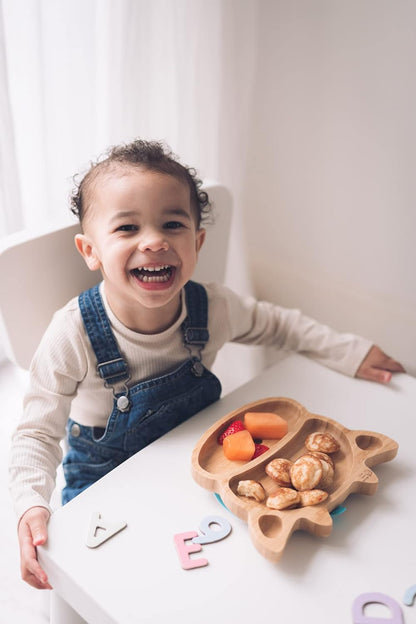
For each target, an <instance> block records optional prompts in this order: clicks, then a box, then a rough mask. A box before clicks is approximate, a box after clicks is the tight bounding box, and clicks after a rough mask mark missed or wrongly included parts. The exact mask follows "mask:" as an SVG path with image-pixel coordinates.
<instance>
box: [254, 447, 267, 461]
mask: <svg viewBox="0 0 416 624" xmlns="http://www.w3.org/2000/svg"><path fill="white" fill-rule="evenodd" d="M268 450H269V447H268V446H266V444H256V445H255V448H254V454H253V457H252V458H251V459H256V457H259V456H260V455H263V453H265V452H266V451H268Z"/></svg>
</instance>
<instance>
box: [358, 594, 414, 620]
mask: <svg viewBox="0 0 416 624" xmlns="http://www.w3.org/2000/svg"><path fill="white" fill-rule="evenodd" d="M373 603H377V604H382V605H385V606H386V607H388V608H389V609H390V611H391V613H392V616H393V617H392V618H390V619H387V618H385V617H380V618H378V617H370V616H367V615H364V612H363V609H364V607H365V606H366V605H368V604H373ZM352 616H353V622H354V624H404V620H403V613H402V610H401V608H400V606H399V605H398V604H397V602H396V601H395V600H393V598H390V596H386V594H379V593H377V592H371V593H368V594H361V595H360V596H358V597H357V598H356V599H355V600H354V603H353V606H352Z"/></svg>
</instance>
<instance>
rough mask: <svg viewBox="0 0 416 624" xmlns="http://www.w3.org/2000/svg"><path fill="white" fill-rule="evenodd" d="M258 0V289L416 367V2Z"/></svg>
mask: <svg viewBox="0 0 416 624" xmlns="http://www.w3.org/2000/svg"><path fill="white" fill-rule="evenodd" d="M258 8H259V14H258V58H257V65H256V72H255V76H256V82H255V96H254V98H253V105H252V111H251V122H252V123H251V124H250V125H249V126H248V133H249V138H248V147H249V157H248V165H247V171H246V176H245V188H244V194H243V195H244V200H243V208H244V230H245V237H246V246H247V250H248V254H247V255H248V258H249V264H250V271H251V274H252V277H253V281H254V285H255V290H256V294H257V295H258V296H259V297H263V298H268V299H272V300H273V301H276V302H277V303H280V304H282V305H286V306H291V307H292V306H293V307H300V308H301V309H302V310H303V311H304V312H305V313H306V314H309V315H310V316H313V317H315V318H318V319H319V320H321V321H322V322H325V323H328V324H330V325H332V326H333V327H336V328H337V329H340V330H343V331H344V330H348V331H349V330H351V331H354V332H355V333H360V334H362V335H365V336H367V337H369V338H371V339H373V340H374V341H375V342H377V343H378V344H379V345H380V346H382V348H384V349H385V350H386V351H387V352H389V353H390V354H391V355H393V356H395V357H397V358H399V359H400V360H401V361H402V362H403V363H404V364H405V366H406V367H407V369H408V371H409V372H411V373H412V374H416V315H415V310H416V279H415V275H414V272H415V268H416V245H415V237H416V210H415V205H414V203H415V197H416V193H415V190H416V189H415V186H416V175H415V156H416V136H415V135H416V131H415V130H416V124H415V117H416V79H415V76H416V74H415V70H416V67H415V59H416V36H415V29H414V25H415V23H416V3H415V2H413V1H411V0H409V1H406V0H348V1H347V0H296V1H294V2H289V1H285V0H281V1H279V0H270V1H268V0H260V2H259V3H258Z"/></svg>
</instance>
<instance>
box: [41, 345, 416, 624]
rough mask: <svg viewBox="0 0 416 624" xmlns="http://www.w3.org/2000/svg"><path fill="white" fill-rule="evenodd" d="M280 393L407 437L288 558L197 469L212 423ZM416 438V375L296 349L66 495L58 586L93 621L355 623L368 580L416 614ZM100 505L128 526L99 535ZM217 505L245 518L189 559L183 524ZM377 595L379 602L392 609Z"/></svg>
mask: <svg viewBox="0 0 416 624" xmlns="http://www.w3.org/2000/svg"><path fill="white" fill-rule="evenodd" d="M271 396H275V397H279V396H282V397H291V398H293V399H296V400H297V401H298V402H300V403H302V404H303V405H304V406H305V407H306V408H307V409H308V410H309V411H311V412H313V413H316V414H321V415H324V416H328V417H330V418H333V419H335V420H337V421H338V422H341V423H342V424H343V425H344V426H345V427H347V428H348V429H365V430H369V431H376V432H380V433H383V434H385V435H387V436H389V437H391V438H393V439H395V440H396V441H397V442H398V443H399V452H398V455H397V457H396V458H395V459H394V460H393V461H391V462H387V463H383V464H379V465H377V466H375V467H374V472H375V473H376V474H377V476H378V477H379V481H380V484H379V488H378V491H377V492H376V494H375V495H373V496H364V495H359V494H355V495H352V496H350V497H349V498H348V499H347V501H346V503H345V506H346V508H347V511H346V512H345V513H344V514H342V515H341V516H339V517H338V518H336V519H335V520H334V526H333V530H332V533H331V535H330V536H329V537H326V538H321V537H316V536H312V535H310V534H308V533H304V532H296V533H294V534H293V535H292V536H291V538H290V540H289V542H288V544H287V546H286V549H285V551H284V553H283V557H282V558H281V559H280V561H279V562H278V563H272V562H270V561H268V560H266V559H265V558H263V557H262V556H261V555H260V554H259V553H258V552H257V550H256V549H255V548H254V546H253V545H252V543H251V540H250V537H249V534H248V529H247V525H246V524H245V522H244V521H242V520H240V519H239V518H237V517H236V516H234V515H233V514H231V513H230V512H229V511H228V510H226V509H225V508H224V507H222V506H221V505H220V504H219V503H218V501H217V499H216V498H215V496H214V494H213V493H211V492H208V491H207V490H205V489H203V488H201V487H200V486H199V485H197V484H196V483H195V482H194V481H193V479H192V477H191V470H190V460H191V453H192V450H193V448H194V446H195V444H196V443H197V441H198V440H199V438H200V436H201V435H202V434H203V433H204V431H205V430H206V429H207V428H208V427H209V426H210V425H211V424H213V423H214V422H215V421H216V420H218V419H219V418H221V417H222V416H224V415H225V414H226V413H228V412H230V411H231V410H233V409H236V408H238V407H240V406H242V405H244V404H245V403H248V402H251V401H254V400H257V399H262V398H266V397H271ZM415 449H416V379H414V378H413V377H410V376H408V375H404V374H400V375H396V376H394V378H393V380H392V382H391V383H390V384H389V385H388V386H381V385H378V384H375V383H372V382H365V381H361V380H357V379H350V378H348V377H345V376H343V375H340V374H337V373H335V372H333V371H331V370H328V369H326V368H324V367H322V366H320V365H318V364H316V363H314V362H312V361H310V360H308V359H306V358H304V357H302V356H299V355H290V356H288V357H287V358H286V359H284V360H282V361H280V362H279V363H278V364H276V365H275V366H273V367H271V368H269V369H268V370H267V371H265V372H263V373H262V374H261V375H260V376H258V377H257V378H255V379H253V380H252V381H250V382H249V383H248V384H246V385H244V386H242V387H241V388H239V389H237V390H236V391H234V392H233V393H231V394H229V395H228V396H226V397H225V398H223V399H221V400H220V401H219V402H217V403H216V404H214V405H212V406H211V407H209V408H207V409H206V410H204V411H203V412H201V413H200V414H199V415H198V416H196V417H194V418H192V419H191V420H190V421H188V422H187V423H184V424H183V425H181V426H180V427H178V428H177V429H175V430H173V431H171V432H170V433H169V434H167V435H166V436H165V437H163V438H162V439H160V440H158V441H157V442H155V443H154V444H152V445H151V446H149V447H147V448H146V449H144V450H143V451H141V452H140V453H138V454H137V455H136V456H134V457H132V458H131V459H130V460H128V461H127V462H125V463H124V464H122V465H121V466H120V467H118V468H117V469H116V470H114V471H113V472H112V473H111V474H109V475H107V476H106V477H105V478H104V479H102V480H101V481H100V482H98V483H96V484H95V485H93V486H92V487H91V488H89V489H88V490H86V491H85V492H84V493H83V494H81V495H80V496H78V497H77V498H76V499H74V500H73V501H72V502H71V503H69V504H68V505H66V506H65V507H63V508H61V509H58V510H57V511H56V512H55V513H54V515H53V516H52V518H51V520H50V526H49V541H48V544H47V546H45V547H42V548H39V559H40V561H41V564H42V565H43V566H44V567H45V569H46V570H47V572H48V574H49V578H50V582H51V584H52V586H53V587H54V588H55V592H56V593H57V594H58V595H59V596H60V597H62V598H63V599H64V600H65V601H67V602H68V603H69V604H70V605H72V607H73V608H74V609H75V610H76V611H77V612H78V613H79V614H81V615H82V616H83V618H85V619H86V620H87V621H88V622H89V623H91V624H107V623H108V624H110V623H111V624H114V623H117V624H133V623H136V622H146V623H149V624H150V623H152V624H156V623H157V624H160V623H165V622H169V623H170V624H173V623H178V624H179V623H181V624H186V623H188V622H189V623H194V622H197V623H198V624H204V623H207V624H208V622H209V623H211V622H215V623H216V624H220V623H224V624H225V623H227V624H234V623H244V624H246V623H247V624H249V623H250V624H251V623H252V622H255V621H256V622H266V621H267V622H270V621H275V622H281V623H284V624H292V623H296V624H305V623H306V622H307V623H308V624H318V622H319V624H335V623H336V624H344V623H345V624H347V623H348V624H351V622H352V621H353V619H352V615H351V607H352V603H353V601H354V599H355V598H356V597H357V596H359V595H361V594H363V593H368V592H381V593H383V594H387V595H388V596H390V597H391V598H393V599H394V600H395V601H396V602H397V603H399V605H400V606H401V609H402V611H403V613H404V621H405V623H406V624H410V623H412V622H413V623H414V622H416V605H415V606H413V607H412V606H405V605H404V604H403V596H404V593H405V591H406V590H407V589H408V588H409V587H411V586H413V585H415V584H416V568H415V562H416V540H415V533H414V531H415V529H414V526H415V516H416V495H415V474H416V453H415ZM94 511H100V512H101V514H102V516H103V517H105V518H108V519H124V520H126V521H127V523H128V526H127V528H126V529H124V530H123V531H121V532H120V533H118V534H117V535H115V536H114V537H113V538H111V539H110V540H108V541H107V542H105V543H104V544H102V545H101V546H99V547H98V548H96V549H89V548H87V546H86V545H85V536H86V533H87V530H88V525H89V519H90V515H91V514H92V512H94ZM209 515H217V516H221V517H223V518H224V519H226V520H228V521H229V522H230V523H231V525H232V532H231V534H230V535H229V536H228V537H226V538H225V539H223V540H222V541H218V542H216V543H213V544H208V545H205V546H203V550H202V552H201V553H198V554H196V555H194V556H195V557H205V558H206V559H208V561H209V564H208V565H207V566H206V567H201V568H197V569H193V570H184V569H182V567H181V564H180V561H179V558H178V555H177V552H176V550H175V547H174V541H173V536H174V535H175V534H177V533H184V532H187V531H197V530H198V527H199V525H200V522H201V520H202V519H203V518H205V517H206V516H209ZM371 609H375V611H374V610H373V611H371V610H370V611H368V613H367V611H366V615H370V614H372V615H373V617H376V616H377V615H378V614H380V616H381V615H384V616H386V614H387V611H386V609H385V608H384V607H383V608H381V607H375V606H373V607H371ZM379 609H380V610H379ZM389 621H390V620H389ZM63 622H64V619H63V617H62V619H61V620H60V621H59V624H63Z"/></svg>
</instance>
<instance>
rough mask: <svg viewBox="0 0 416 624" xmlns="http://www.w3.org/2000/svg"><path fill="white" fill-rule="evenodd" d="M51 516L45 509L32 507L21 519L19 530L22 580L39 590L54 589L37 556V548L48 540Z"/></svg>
mask: <svg viewBox="0 0 416 624" xmlns="http://www.w3.org/2000/svg"><path fill="white" fill-rule="evenodd" d="M49 515H50V514H49V511H48V510H47V509H46V508H45V507H31V508H30V509H28V510H27V511H26V513H24V514H23V516H22V517H21V519H20V522H19V527H18V530H17V534H18V537H19V545H20V569H21V573H22V579H23V580H24V581H26V583H29V585H32V587H36V588H37V589H52V587H51V586H50V585H49V583H48V577H47V574H46V572H45V571H44V570H42V568H41V567H40V565H39V563H38V559H37V555H36V546H40V545H41V544H44V543H45V542H46V540H47V538H48V530H47V525H48V520H49Z"/></svg>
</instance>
